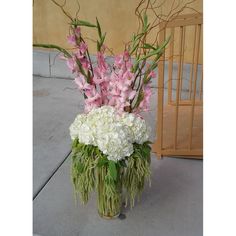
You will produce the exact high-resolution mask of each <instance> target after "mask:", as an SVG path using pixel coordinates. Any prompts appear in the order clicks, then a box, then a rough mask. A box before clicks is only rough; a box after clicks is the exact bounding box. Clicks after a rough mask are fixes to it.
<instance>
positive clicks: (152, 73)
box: [148, 70, 156, 78]
mask: <svg viewBox="0 0 236 236" xmlns="http://www.w3.org/2000/svg"><path fill="white" fill-rule="evenodd" d="M149 77H151V78H155V77H156V73H155V72H154V71H153V70H152V71H151V72H150V73H149V75H148V78H149Z"/></svg>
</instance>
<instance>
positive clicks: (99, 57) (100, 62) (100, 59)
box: [97, 52, 108, 72]
mask: <svg viewBox="0 0 236 236" xmlns="http://www.w3.org/2000/svg"><path fill="white" fill-rule="evenodd" d="M97 60H98V67H99V69H100V70H101V72H105V71H106V70H107V68H108V66H107V64H106V61H105V59H104V55H103V54H102V53H101V52H98V54H97Z"/></svg>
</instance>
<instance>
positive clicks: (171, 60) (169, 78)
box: [168, 28, 175, 103]
mask: <svg viewBox="0 0 236 236" xmlns="http://www.w3.org/2000/svg"><path fill="white" fill-rule="evenodd" d="M174 38H175V28H171V41H170V46H169V48H170V49H169V63H168V67H169V70H168V103H171V102H172V82H173V81H172V77H173V57H174Z"/></svg>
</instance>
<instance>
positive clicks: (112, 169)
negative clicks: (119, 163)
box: [108, 160, 117, 180]
mask: <svg viewBox="0 0 236 236" xmlns="http://www.w3.org/2000/svg"><path fill="white" fill-rule="evenodd" d="M108 169H109V172H110V176H111V177H112V179H113V180H116V178H117V170H116V163H115V162H114V161H111V160H109V166H108Z"/></svg>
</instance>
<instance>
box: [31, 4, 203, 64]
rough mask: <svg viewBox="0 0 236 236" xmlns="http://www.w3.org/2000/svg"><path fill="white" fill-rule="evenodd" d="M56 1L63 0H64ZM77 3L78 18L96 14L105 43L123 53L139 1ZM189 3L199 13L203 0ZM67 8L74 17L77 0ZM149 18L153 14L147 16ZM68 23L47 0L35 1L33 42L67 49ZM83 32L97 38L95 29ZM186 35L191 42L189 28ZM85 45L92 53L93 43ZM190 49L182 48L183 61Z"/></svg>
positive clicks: (168, 5)
mask: <svg viewBox="0 0 236 236" xmlns="http://www.w3.org/2000/svg"><path fill="white" fill-rule="evenodd" d="M57 1H58V2H61V3H62V2H64V1H63V0H57ZM172 1H173V0H167V2H166V4H165V5H164V6H163V8H162V10H163V12H166V11H168V10H169V8H170V3H171V2H172ZM186 1H187V0H186ZM79 2H80V6H81V10H80V12H79V18H80V19H83V20H87V21H90V22H94V23H95V17H96V16H97V17H98V19H99V21H100V24H101V26H102V30H103V32H107V38H106V45H108V46H109V47H110V48H113V50H114V52H115V53H120V52H122V50H123V48H124V43H125V42H127V41H129V40H130V38H131V35H132V33H133V32H135V31H136V29H137V18H136V16H135V14H134V10H135V7H136V6H137V3H138V2H139V0H79ZM191 6H192V7H193V8H195V9H196V10H198V11H200V12H202V0H196V2H195V3H194V4H192V5H191ZM66 9H67V11H68V12H70V14H71V15H73V16H74V15H75V12H76V9H77V5H76V1H75V0H67V5H66ZM185 13H192V11H191V10H189V9H186V11H185ZM151 19H152V16H150V20H151ZM68 22H69V20H68V18H66V17H65V16H64V15H63V13H62V12H61V10H60V9H59V8H58V7H56V6H55V5H54V4H53V3H52V2H51V1H50V0H34V5H33V42H34V43H53V44H57V45H60V46H62V47H66V48H68V47H69V45H68V44H67V41H66V35H67V34H68V28H69V27H68ZM83 32H84V35H86V36H87V37H89V38H93V39H96V38H97V32H96V30H95V29H91V28H90V29H87V28H83ZM188 35H189V40H188V41H189V42H190V43H191V42H192V41H193V40H192V38H193V37H192V35H193V32H192V30H190V32H189V33H188ZM152 36H154V35H151V38H152ZM88 44H89V49H90V52H91V53H95V52H96V44H95V43H93V42H91V41H89V42H88ZM189 49H191V46H186V47H185V51H186V53H185V61H186V62H189V61H191V56H190V52H189ZM190 51H191V50H190ZM200 58H201V59H200V61H202V53H201V56H200Z"/></svg>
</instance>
